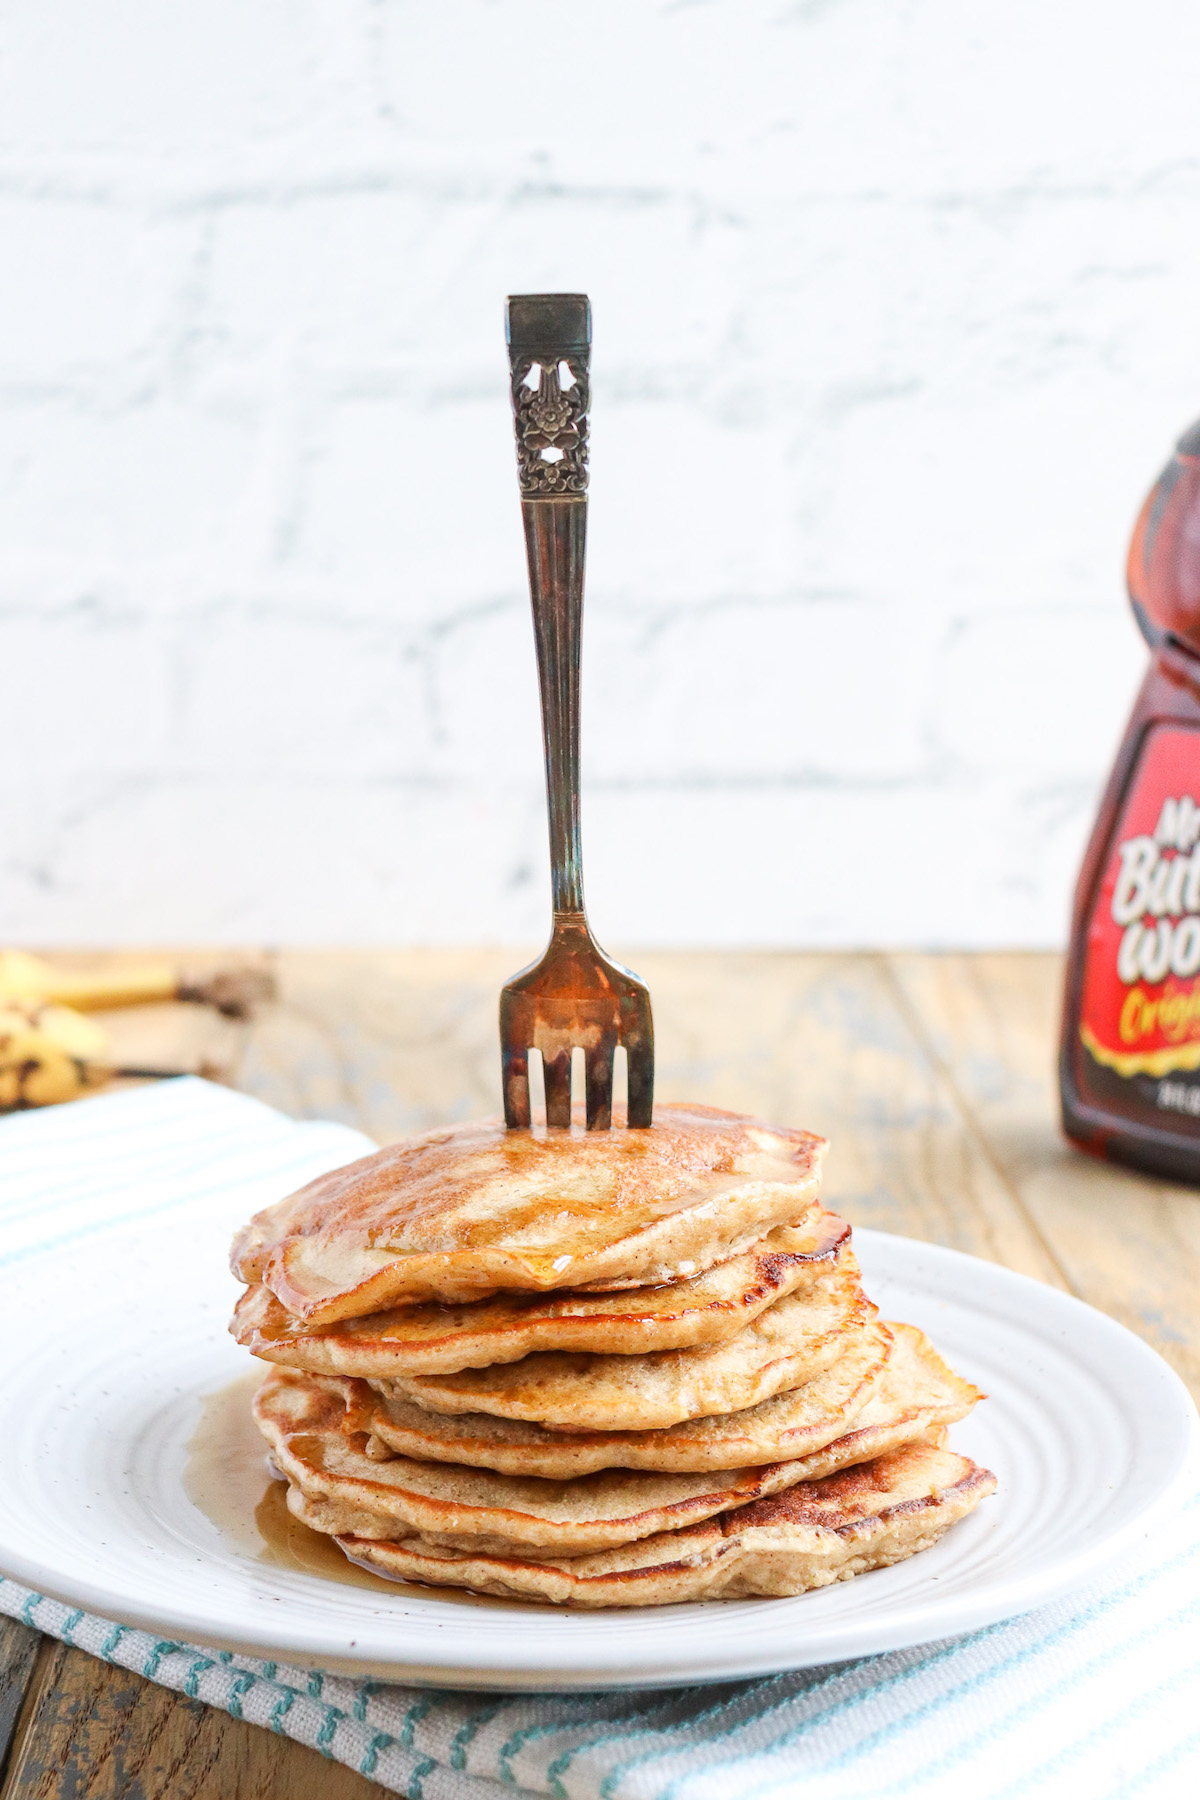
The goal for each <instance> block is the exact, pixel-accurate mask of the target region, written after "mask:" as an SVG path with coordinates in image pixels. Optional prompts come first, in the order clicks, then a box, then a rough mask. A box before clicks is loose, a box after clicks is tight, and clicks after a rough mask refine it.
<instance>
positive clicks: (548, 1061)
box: [542, 1045, 571, 1126]
mask: <svg viewBox="0 0 1200 1800" xmlns="http://www.w3.org/2000/svg"><path fill="white" fill-rule="evenodd" d="M542 1067H543V1069H544V1070H545V1072H546V1123H547V1125H554V1126H560V1125H569V1124H570V1123H571V1050H570V1046H569V1045H568V1046H567V1047H566V1048H564V1049H562V1050H558V1051H556V1052H555V1054H554V1055H553V1056H547V1055H546V1052H545V1051H544V1050H543V1052H542Z"/></svg>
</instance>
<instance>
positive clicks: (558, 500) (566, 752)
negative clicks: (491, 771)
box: [507, 294, 592, 919]
mask: <svg viewBox="0 0 1200 1800" xmlns="http://www.w3.org/2000/svg"><path fill="white" fill-rule="evenodd" d="M507 330H508V351H509V361H510V365H511V369H512V402H513V423H514V426H515V429H516V438H517V470H518V476H519V480H520V484H521V512H522V516H523V518H524V524H525V548H526V554H527V556H528V560H529V587H530V594H531V598H532V601H533V629H534V636H535V638H536V642H537V663H538V683H539V686H540V689H541V697H542V739H543V743H544V747H545V755H546V798H547V802H548V805H549V811H550V867H551V882H552V895H553V905H554V916H555V918H556V919H560V918H563V917H567V916H570V915H572V914H575V915H582V913H583V864H582V852H581V846H580V835H579V665H580V654H581V649H582V628H583V570H584V556H585V552H586V547H587V481H588V468H587V456H588V420H587V414H588V399H589V396H588V363H589V359H590V355H591V342H592V317H591V308H590V306H589V305H588V300H587V296H586V294H521V295H515V296H514V297H513V298H512V299H511V300H510V301H509V303H508V312H507Z"/></svg>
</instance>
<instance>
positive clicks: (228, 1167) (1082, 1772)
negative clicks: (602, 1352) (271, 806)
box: [0, 1079, 1200, 1800]
mask: <svg viewBox="0 0 1200 1800" xmlns="http://www.w3.org/2000/svg"><path fill="white" fill-rule="evenodd" d="M366 1147H367V1145H366V1140H365V1139H363V1138H362V1137H361V1136H360V1135H359V1134H358V1133H357V1132H353V1131H351V1130H349V1129H348V1128H346V1127H344V1126H338V1125H328V1124H300V1125H297V1124H295V1123H293V1122H292V1121H290V1120H287V1119H285V1118H283V1117H282V1115H280V1114H279V1113H276V1112H272V1111H271V1110H270V1109H269V1108H267V1107H264V1106H260V1105H259V1104H258V1103H257V1102H256V1101H252V1100H248V1099H247V1098H245V1096H242V1095H237V1094H231V1093H228V1092H227V1091H226V1090H224V1089H220V1088H214V1087H210V1086H208V1085H207V1084H205V1083H203V1082H199V1081H195V1080H191V1079H187V1080H181V1081H175V1082H170V1083H164V1084H162V1085H161V1086H158V1087H154V1088H144V1089H137V1090H133V1091H130V1092H126V1093H122V1094H117V1095H113V1096H111V1097H106V1098H98V1099H93V1100H87V1101H82V1102H79V1103H77V1104H76V1105H73V1106H70V1107H63V1108H56V1109H54V1110H53V1111H51V1112H46V1113H30V1114H21V1115H18V1116H16V1117H12V1118H8V1119H6V1120H2V1121H0V1264H2V1263H3V1262H4V1261H6V1260H11V1259H12V1258H13V1257H24V1256H27V1255H36V1254H37V1252H38V1250H39V1249H40V1248H42V1247H44V1245H45V1244H46V1243H47V1242H48V1241H50V1240H51V1238H53V1237H54V1236H58V1237H60V1238H61V1236H62V1235H64V1234H66V1233H68V1232H75V1233H79V1232H83V1231H98V1230H103V1229H105V1226H106V1223H108V1224H115V1223H118V1222H122V1223H123V1222H126V1221H128V1220H129V1219H130V1218H131V1217H136V1216H137V1214H138V1210H139V1209H142V1210H143V1211H145V1212H147V1213H148V1212H152V1211H153V1212H158V1211H160V1210H161V1209H163V1208H167V1207H178V1208H180V1209H183V1208H186V1207H187V1206H188V1205H189V1204H203V1197H204V1194H205V1193H208V1194H212V1193H213V1192H214V1191H216V1188H217V1186H218V1185H219V1186H220V1187H221V1188H222V1191H223V1192H226V1193H227V1192H228V1191H229V1189H230V1188H231V1187H236V1186H237V1185H239V1184H240V1182H241V1181H242V1180H244V1179H246V1178H247V1171H252V1174H253V1179H254V1181H255V1183H256V1184H257V1183H261V1182H262V1181H263V1180H264V1179H269V1178H270V1176H271V1174H272V1172H275V1173H277V1175H278V1178H279V1192H280V1193H283V1192H286V1191H287V1190H288V1189H289V1188H290V1187H293V1186H295V1185H297V1184H298V1182H299V1181H301V1180H305V1179H308V1178H309V1177H310V1176H311V1175H313V1174H316V1173H318V1172H319V1171H320V1170H321V1169H322V1168H330V1167H333V1166H335V1165H336V1164H337V1163H339V1162H344V1161H346V1160H348V1159H349V1158H351V1157H353V1156H355V1155H359V1154H361V1153H362V1151H363V1150H364V1149H365V1148H366ZM98 1196H100V1197H101V1203H100V1206H99V1210H98V1202H97V1197H98ZM31 1201H35V1202H40V1203H41V1204H39V1205H37V1206H36V1207H35V1208H31V1205H30V1202H31ZM34 1219H36V1223H32V1222H31V1221H32V1220H34ZM763 1604H764V1605H769V1604H770V1602H769V1601H764V1602H763ZM0 1611H3V1612H6V1613H8V1614H10V1615H11V1616H12V1617H14V1618H17V1619H21V1620H23V1621H24V1622H25V1623H26V1624H28V1625H31V1626H34V1627H36V1628H37V1629H38V1630H40V1631H44V1632H48V1633H50V1634H51V1635H53V1636H55V1637H60V1638H63V1639H64V1640H65V1641H67V1642H68V1643H72V1644H75V1645H77V1646H78V1647H79V1648H81V1649H83V1650H86V1651H88V1652H90V1653H91V1654H92V1655H94V1656H99V1657H102V1658H104V1660H106V1661H108V1662H110V1663H114V1664H116V1665H118V1666H119V1667H121V1668H124V1669H131V1670H135V1671H137V1672H138V1673H139V1674H142V1675H145V1676H147V1677H149V1678H150V1679H151V1680H154V1681H158V1682H161V1683H163V1684H164V1685H165V1686H167V1687H171V1688H174V1689H175V1690H177V1691H179V1692H181V1693H184V1694H187V1695H188V1696H190V1697H191V1698H194V1699H200V1700H203V1701H206V1702H207V1703H208V1704H210V1705H212V1706H219V1707H222V1708H224V1710H225V1711H227V1712H230V1713H232V1714H233V1715H234V1716H235V1717H236V1718H243V1719H247V1720H250V1721H251V1722H253V1723H255V1724H259V1725H263V1726H265V1727H267V1728H268V1729H270V1730H273V1731H276V1732H278V1733H280V1734H282V1735H284V1736H287V1737H291V1738H294V1739H296V1740H297V1741H298V1742H300V1743H302V1744H307V1745H309V1746H310V1747H312V1748H313V1749H315V1750H318V1751H320V1752H321V1753H322V1754H323V1755H325V1756H328V1757H332V1758H335V1759H336V1760H337V1761H339V1762H343V1763H346V1764H348V1765H349V1766H350V1767H352V1768H355V1769H358V1770H360V1771H361V1772H362V1773H363V1774H364V1775H368V1776H371V1777H372V1778H373V1779H374V1780H375V1781H377V1782H379V1783H380V1784H381V1785H382V1786H384V1787H386V1788H388V1789H390V1790H391V1791H392V1792H394V1793H397V1794H404V1795H408V1796H411V1800H499V1796H501V1795H504V1796H513V1795H522V1794H536V1795H551V1796H554V1797H555V1800H759V1796H762V1797H763V1800H766V1797H767V1796H780V1797H782V1796H788V1795H797V1796H798V1795H803V1796H804V1800H835V1797H836V1800H898V1797H899V1796H904V1795H912V1796H914V1797H915V1800H942V1797H943V1796H944V1797H945V1800H960V1796H961V1795H962V1793H963V1792H964V1791H969V1792H970V1794H971V1796H972V1800H1017V1797H1018V1796H1025V1795H1034V1796H1048V1797H1049V1800H1059V1797H1060V1796H1075V1795H1087V1796H1088V1800H1118V1797H1121V1800H1124V1797H1125V1796H1132V1795H1146V1796H1151V1797H1154V1800H1157V1797H1160V1796H1162V1797H1165V1800H1175V1797H1176V1796H1178V1797H1179V1800H1184V1796H1186V1797H1187V1800H1194V1797H1195V1796H1196V1795H1197V1794H1200V1496H1198V1497H1197V1499H1196V1500H1194V1501H1193V1502H1192V1504H1191V1505H1190V1506H1188V1507H1187V1508H1185V1510H1184V1511H1183V1512H1182V1513H1181V1514H1180V1515H1179V1517H1178V1518H1177V1519H1176V1520H1175V1521H1174V1523H1173V1524H1172V1526H1171V1529H1170V1535H1169V1540H1168V1539H1165V1538H1164V1540H1163V1541H1161V1542H1157V1543H1155V1544H1153V1545H1146V1546H1145V1547H1144V1548H1143V1550H1142V1551H1141V1553H1140V1555H1139V1558H1138V1559H1137V1560H1136V1561H1130V1562H1129V1563H1128V1564H1127V1565H1125V1566H1123V1567H1122V1568H1120V1569H1116V1570H1113V1572H1112V1574H1111V1577H1109V1578H1108V1579H1106V1580H1105V1581H1103V1582H1101V1583H1098V1584H1096V1585H1094V1586H1093V1587H1092V1588H1090V1589H1088V1590H1086V1591H1084V1592H1082V1593H1080V1594H1077V1595H1074V1596H1072V1597H1070V1598H1069V1599H1066V1600H1061V1601H1058V1602H1056V1603H1055V1604H1054V1605H1052V1606H1049V1607H1045V1608H1042V1609H1040V1610H1039V1611H1037V1612H1033V1613H1026V1614H1025V1615H1024V1616H1023V1617H1021V1618H1018V1619H1014V1620H1011V1621H1008V1622H1006V1623H1003V1624H1000V1625H994V1626H989V1627H988V1628H987V1629H985V1630H983V1631H977V1632H973V1633H971V1634H970V1635H969V1636H967V1637H962V1638H957V1639H954V1640H950V1641H946V1642H943V1643H937V1644H926V1645H922V1646H920V1647H918V1648H916V1649H911V1650H903V1651H896V1652H893V1653H891V1654H889V1655H885V1656H877V1657H869V1658H864V1659H861V1660H859V1661H856V1662H851V1663H841V1664H838V1665H836V1666H833V1667H827V1668H819V1669H807V1670H804V1671H802V1672H800V1673H797V1674H788V1675H779V1676H774V1677H770V1678H766V1679H761V1680H755V1681H739V1682H728V1683H724V1684H720V1685H717V1686H709V1687H690V1688H673V1689H664V1690H661V1691H657V1692H652V1693H647V1692H645V1691H644V1690H643V1691H639V1692H619V1691H618V1692H609V1693H592V1694H575V1695H563V1694H545V1695H535V1694H514V1695H497V1694H494V1693H489V1694H483V1693H481V1694H477V1695H471V1694H464V1693H455V1692H438V1691H432V1690H421V1689H417V1688H408V1687H402V1686H400V1685H398V1684H389V1683H385V1682H378V1681H361V1682H360V1681H355V1680H353V1679H348V1678H346V1677H343V1676H336V1675H332V1674H324V1675H323V1674H320V1673H312V1672H310V1671H307V1670H303V1669H298V1668H291V1667H289V1666H287V1665H286V1664H283V1663H272V1662H263V1661H260V1660H258V1659H256V1658H253V1657H248V1656H237V1655H231V1654H230V1653H228V1652H222V1651H216V1650H211V1649H209V1650H206V1649H205V1648H204V1647H203V1646H202V1645H196V1644H182V1643H174V1642H167V1641H164V1640H161V1639H156V1638H154V1637H153V1636H151V1635H149V1634H147V1633H146V1632H143V1631H136V1630H133V1629H131V1628H129V1627H126V1626H122V1625H118V1624H114V1623H113V1622H112V1621H111V1620H108V1619H101V1618H97V1617H95V1616H94V1615H92V1614H88V1613H84V1612H81V1611H79V1610H78V1609H75V1610H72V1609H71V1608H70V1607H68V1606H66V1605H64V1604H62V1603H61V1602H60V1601H57V1600H53V1599H48V1598H45V1597H43V1596H42V1595H40V1594H36V1593H31V1592H30V1590H29V1589H28V1588H25V1587H22V1586H21V1585H20V1584H19V1583H17V1582H15V1581H12V1580H9V1579H7V1578H4V1577H0Z"/></svg>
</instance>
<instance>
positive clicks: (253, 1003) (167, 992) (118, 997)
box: [0, 950, 275, 1019]
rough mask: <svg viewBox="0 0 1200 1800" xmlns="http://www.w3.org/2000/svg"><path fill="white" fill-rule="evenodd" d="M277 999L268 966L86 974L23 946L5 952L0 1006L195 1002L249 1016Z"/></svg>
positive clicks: (159, 966)
mask: <svg viewBox="0 0 1200 1800" xmlns="http://www.w3.org/2000/svg"><path fill="white" fill-rule="evenodd" d="M274 997H275V982H274V978H273V976H272V975H271V974H270V972H269V971H268V970H266V969H260V968H242V967H239V968H229V969H218V970H217V971H216V972H215V973H214V974H210V975H205V976H197V977H189V976H187V975H183V974H180V972H179V970H178V969H177V968H176V967H175V966H174V965H173V964H172V963H169V962H163V961H154V962H144V963H139V964H134V965H132V966H130V967H126V968H115V969H105V970H100V971H98V972H96V973H93V974H91V975H83V974H79V973H75V972H72V971H70V970H64V969H57V968H55V967H54V965H53V964H52V963H48V962H45V961H43V959H42V958H41V957H40V956H30V955H29V954H28V953H27V952H26V951H24V950H0V1007H3V1006H5V1005H6V1004H8V1003H9V1002H11V1001H14V1000H15V1001H26V1000H30V1001H32V1000H53V1001H55V1002H57V1004H58V1005H60V1006H74V1007H78V1008H79V1009H80V1010H81V1011H83V1012H97V1011H100V1010H101V1009H102V1008H104V1007H106V1006H140V1005H144V1004H145V1003H146V1002H147V1001H153V1000H194V1001H197V1002H198V1003H199V1004H201V1005H204V1006H215V1007H216V1009H217V1011H218V1012H221V1013H224V1014H225V1015H226V1017H227V1018H230V1019H246V1018H249V1017H250V1015H251V1013H252V1012H253V1011H254V1009H255V1008H256V1007H257V1006H259V1005H261V1004H262V1003H263V1002H264V1001H266V1000H272V999H274Z"/></svg>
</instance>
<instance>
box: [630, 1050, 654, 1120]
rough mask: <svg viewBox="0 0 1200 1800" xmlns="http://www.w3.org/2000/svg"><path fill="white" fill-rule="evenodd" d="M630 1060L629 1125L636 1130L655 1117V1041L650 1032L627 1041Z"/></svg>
mask: <svg viewBox="0 0 1200 1800" xmlns="http://www.w3.org/2000/svg"><path fill="white" fill-rule="evenodd" d="M625 1054H626V1056H627V1057H628V1059H629V1108H628V1113H627V1115H626V1117H627V1121H628V1123H629V1124H630V1125H631V1126H633V1127H635V1128H645V1127H647V1126H648V1125H649V1124H650V1122H651V1120H652V1119H653V1117H654V1039H653V1037H652V1036H651V1035H650V1033H649V1031H639V1032H638V1033H637V1034H636V1035H635V1036H633V1038H632V1041H629V1040H628V1039H627V1040H626V1044H625Z"/></svg>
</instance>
